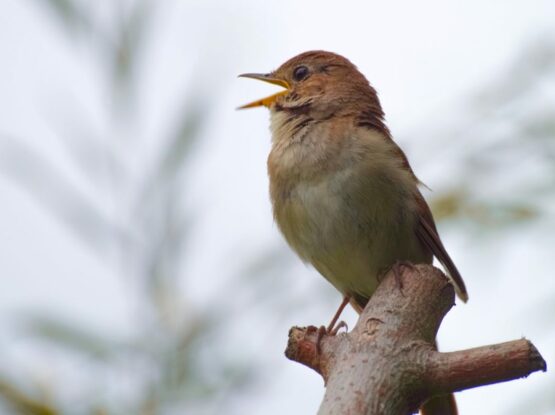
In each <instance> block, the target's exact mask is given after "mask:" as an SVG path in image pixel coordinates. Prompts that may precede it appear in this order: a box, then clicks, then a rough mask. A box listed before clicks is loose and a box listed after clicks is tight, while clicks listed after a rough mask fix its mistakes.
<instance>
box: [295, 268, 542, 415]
mask: <svg viewBox="0 0 555 415" xmlns="http://www.w3.org/2000/svg"><path fill="white" fill-rule="evenodd" d="M402 269H403V272H402V274H401V275H400V277H398V276H397V277H396V276H395V275H393V273H390V274H388V275H387V276H386V278H385V279H384V280H383V282H382V283H381V284H380V286H379V287H378V289H377V290H376V292H375V293H374V295H373V296H372V298H371V299H370V301H369V303H368V305H367V306H366V308H365V309H364V311H363V312H362V314H361V315H360V318H359V320H358V322H357V324H356V326H355V327H354V329H353V330H352V331H351V332H349V333H341V334H338V335H336V336H329V335H324V336H323V337H321V338H320V340H319V344H318V338H319V330H318V329H317V328H316V327H314V326H310V327H306V328H299V327H293V328H292V329H291V330H290V332H289V342H288V345H287V349H286V351H285V354H286V356H287V357H288V358H289V359H291V360H294V361H297V362H299V363H302V364H304V365H306V366H308V367H310V368H312V369H314V370H315V371H317V372H318V373H320V374H321V375H322V377H323V378H324V382H325V384H326V393H325V396H324V400H323V402H322V404H321V406H320V409H319V412H318V413H319V414H322V415H323V414H326V415H331V414H351V415H359V414H366V415H378V414H380V415H405V414H410V413H414V412H415V411H417V410H418V408H419V406H420V405H421V404H422V403H423V402H425V401H426V400H427V399H429V398H430V397H432V396H436V395H441V394H446V393H450V392H455V391H461V390H464V389H468V388H473V387H476V386H483V385H487V384H491V383H497V382H503V381H508V380H513V379H517V378H520V377H525V376H528V375H529V374H530V373H532V372H534V371H538V370H542V371H545V370H546V363H545V361H544V360H543V358H542V357H541V355H540V354H539V352H538V351H537V349H536V348H535V347H534V345H533V344H532V343H530V342H529V341H527V340H525V339H521V340H514V341H511V342H507V343H500V344H496V345H490V346H483V347H477V348H474V349H468V350H463V351H457V352H451V353H440V352H438V351H436V350H435V347H434V339H435V337H436V334H437V330H438V328H439V325H440V324H441V320H442V319H443V317H444V316H445V314H446V313H447V312H448V311H449V309H450V308H451V307H452V306H453V305H454V298H455V296H454V290H453V286H452V285H451V284H450V283H449V281H448V280H447V278H446V277H445V276H444V275H443V273H442V272H441V271H439V270H438V269H437V268H434V267H432V266H429V265H417V266H414V267H413V268H410V267H402Z"/></svg>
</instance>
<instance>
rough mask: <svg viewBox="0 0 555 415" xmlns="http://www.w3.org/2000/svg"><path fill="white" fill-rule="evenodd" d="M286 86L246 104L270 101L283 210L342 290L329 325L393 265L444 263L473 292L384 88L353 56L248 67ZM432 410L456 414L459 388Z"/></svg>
mask: <svg viewBox="0 0 555 415" xmlns="http://www.w3.org/2000/svg"><path fill="white" fill-rule="evenodd" d="M239 76H240V77H245V78H253V79H258V80H261V81H265V82H269V83H271V84H276V85H279V86H281V87H283V88H285V89H284V90H282V91H280V92H278V93H276V94H274V95H271V96H269V97H266V98H263V99H260V100H257V101H254V102H251V103H249V104H246V105H243V106H242V107H240V108H253V107H260V106H265V107H267V108H268V109H269V110H270V130H271V135H272V145H271V151H270V155H269V157H268V175H269V178H270V197H271V201H272V207H273V213H274V219H275V221H276V222H277V225H278V227H279V229H280V231H281V233H282V234H283V236H284V237H285V240H286V241H287V243H288V244H289V246H290V247H291V248H292V249H293V250H294V251H295V252H296V253H297V254H298V256H299V257H300V258H301V259H302V260H303V261H305V262H309V263H311V264H312V265H313V266H314V268H316V269H317V270H318V271H319V273H320V274H322V275H323V276H324V278H326V279H327V280H328V281H329V282H330V283H331V284H332V285H333V286H334V287H335V288H336V289H337V290H338V291H339V292H341V293H342V295H343V302H342V303H341V305H340V307H339V308H338V310H337V312H336V313H335V315H334V317H333V319H332V321H331V323H330V324H329V326H328V327H327V331H328V332H329V333H330V334H335V333H336V332H337V329H338V328H339V327H340V325H339V326H337V327H335V328H334V326H335V323H336V322H337V319H338V318H339V316H340V314H341V312H342V310H343V308H344V307H345V306H346V305H347V304H348V303H350V304H351V305H352V306H353V308H354V309H355V310H356V311H357V312H358V313H360V312H361V311H362V309H363V308H364V306H365V305H366V303H367V302H368V300H369V298H370V297H371V296H372V294H373V293H374V291H375V290H376V287H377V286H378V284H379V282H380V279H381V278H382V277H383V276H384V275H385V273H387V272H388V271H389V270H390V269H393V271H395V272H396V273H397V272H398V266H400V265H410V264H417V263H426V264H431V263H432V262H433V258H434V257H435V258H437V260H438V261H439V262H440V263H441V264H442V265H443V267H444V269H445V271H446V274H447V276H448V277H449V279H450V281H451V283H452V284H453V286H454V288H455V292H456V293H457V295H458V297H459V298H460V299H461V300H462V301H464V302H466V301H467V300H468V294H467V291H466V288H465V285H464V282H463V280H462V277H461V275H460V273H459V271H458V270H457V267H456V266H455V264H454V262H453V261H452V259H451V257H450V256H449V254H448V253H447V250H446V249H445V247H444V245H443V243H442V242H441V239H440V237H439V235H438V232H437V228H436V225H435V223H434V219H433V216H432V213H431V211H430V208H429V207H428V204H427V203H426V201H425V200H424V198H423V196H422V194H421V193H420V190H419V187H418V186H419V185H420V184H421V182H420V181H419V180H418V178H417V177H416V175H415V174H414V172H413V170H412V168H411V166H410V164H409V161H408V159H407V156H406V155H405V153H404V152H403V151H402V150H401V149H400V148H399V146H398V145H397V144H396V143H395V141H393V138H392V135H391V133H390V131H389V129H388V127H387V125H386V123H385V119H384V112H383V110H382V107H381V105H380V101H379V99H378V96H377V93H376V90H375V89H374V88H373V87H372V86H371V85H370V83H369V82H368V81H367V80H366V78H365V77H364V75H363V74H362V73H360V72H359V71H358V69H357V68H356V66H355V65H353V64H352V63H351V62H350V61H349V60H347V59H346V58H344V57H342V56H340V55H337V54H335V53H331V52H325V51H310V52H305V53H302V54H300V55H297V56H295V57H293V58H291V59H290V60H288V61H287V62H285V63H284V64H282V65H281V66H280V67H279V68H278V69H276V70H274V71H273V72H270V73H265V74H263V73H246V74H242V75H239ZM422 410H423V413H426V414H456V413H457V409H456V404H455V401H454V398H453V396H452V395H450V396H441V397H436V398H433V399H431V400H429V401H428V402H427V403H426V404H425V405H424V406H423V408H422Z"/></svg>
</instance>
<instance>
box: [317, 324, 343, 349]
mask: <svg viewBox="0 0 555 415" xmlns="http://www.w3.org/2000/svg"><path fill="white" fill-rule="evenodd" d="M332 323H333V322H332ZM342 328H344V329H345V331H348V330H349V326H347V323H345V322H344V321H343V320H341V321H339V322H338V323H337V324H335V325H334V326H332V325H331V323H330V325H329V326H328V327H326V326H320V327H319V328H318V334H317V335H316V350H317V351H318V353H321V352H322V348H321V342H322V339H323V338H324V336H337V333H339V330H341V329H342Z"/></svg>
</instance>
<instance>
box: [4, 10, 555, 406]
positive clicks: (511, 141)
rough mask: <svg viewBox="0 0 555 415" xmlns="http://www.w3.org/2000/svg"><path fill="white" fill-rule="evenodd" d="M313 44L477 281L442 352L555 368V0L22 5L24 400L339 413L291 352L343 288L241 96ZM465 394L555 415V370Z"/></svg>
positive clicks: (18, 383) (9, 359) (13, 152)
mask: <svg viewBox="0 0 555 415" xmlns="http://www.w3.org/2000/svg"><path fill="white" fill-rule="evenodd" d="M310 49H326V50H331V51H334V52H337V53H340V54H342V55H344V56H346V57H348V58H349V59H350V60H351V61H353V62H354V63H355V64H356V65H358V67H359V69H360V70H361V71H362V72H363V73H364V74H365V75H366V76H367V77H368V79H369V80H370V81H371V83H372V84H373V85H374V86H375V87H376V88H377V90H378V91H379V92H380V96H381V99H382V104H383V106H384V109H385V111H386V114H387V120H388V123H389V125H390V127H391V130H392V132H393V134H394V136H395V137H396V140H397V141H398V142H399V143H400V145H401V146H402V147H403V148H404V149H405V151H406V152H407V154H408V156H409V159H410V160H411V162H412V165H413V168H414V170H415V172H416V173H417V175H418V176H419V177H420V179H421V180H422V181H423V182H425V183H426V184H427V185H428V186H429V187H430V188H431V189H433V191H425V196H426V198H427V199H428V201H429V202H430V203H431V205H432V206H433V210H434V214H435V215H436V218H437V221H438V224H439V228H440V233H441V235H442V238H443V240H444V243H445V244H446V246H447V248H448V250H449V251H450V252H451V255H452V256H453V258H454V259H455V262H456V263H457V264H458V267H459V269H460V270H461V272H462V274H463V276H464V278H465V281H466V283H467V286H468V289H469V293H470V301H469V303H468V304H467V305H459V306H457V307H455V308H454V309H453V310H452V311H451V312H450V313H449V314H448V316H447V317H446V319H445V320H444V323H443V325H442V328H441V330H440V336H439V342H440V345H441V348H442V349H443V350H445V351H448V350H457V349H464V348H468V347H474V346H480V345H485V344H489V343H495V342H501V341H507V340H511V339H516V338H519V337H521V336H525V337H527V338H529V339H531V340H532V341H533V342H534V343H535V345H536V346H537V347H538V348H539V350H540V352H541V353H542V354H543V356H544V358H545V359H546V360H547V363H548V368H550V367H552V366H553V363H554V362H555V330H554V328H555V325H554V320H555V278H554V272H553V265H552V262H551V261H552V258H553V252H554V248H555V237H554V236H553V235H554V233H555V221H554V220H553V217H554V216H553V215H554V214H555V4H554V3H553V1H552V0H545V1H540V0H537V1H527V2H524V1H508V0H505V1H500V0H496V1H490V2H483V1H478V0H469V1H466V2H456V1H440V0H436V1H431V0H430V1H424V2H401V1H389V2H377V1H370V2H368V1H353V2H343V3H338V2H332V1H322V0H320V1H304V2H297V1H294V0H282V1H280V2H279V3H278V2H260V1H255V0H242V1H234V2H226V1H215V0H203V1H200V0H196V1H195V0H173V1H172V0H165V1H154V0H151V1H146V0H133V1H132V0H128V1H124V0H121V1H118V0H112V1H108V0H103V1H97V2H92V1H86V0H4V1H2V3H1V4H0V59H1V63H2V64H1V65H0V204H1V206H2V214H1V215H0V281H1V289H0V413H2V414H45V415H46V414H78V415H79V414H95V415H117V414H141V415H148V414H164V415H165V414H201V415H202V414H216V413H218V414H219V413H226V414H260V413H265V414H283V413H291V414H297V413H298V414H310V413H315V412H316V410H317V408H318V406H319V404H320V400H321V398H322V396H323V392H324V388H323V384H322V380H321V378H320V377H319V376H318V375H316V374H315V373H313V372H312V371H310V370H308V369H306V368H304V367H301V366H300V365H298V364H295V363H292V362H289V361H287V360H286V359H285V357H284V356H283V350H284V349H285V344H286V339H287V331H288V329H289V327H290V326H292V325H307V324H316V325H318V324H322V323H325V322H327V321H328V320H329V318H330V317H331V315H332V314H333V312H334V311H335V309H336V307H337V305H338V303H339V301H340V296H339V295H338V294H337V293H336V292H335V291H334V290H333V289H332V288H331V287H330V286H329V285H328V284H327V283H326V282H325V281H324V279H323V278H321V277H320V276H318V275H317V273H316V272H315V271H314V270H313V269H311V268H308V267H305V266H304V265H302V264H301V263H300V261H299V260H298V259H297V258H296V257H295V256H294V254H293V253H292V252H290V250H289V249H288V248H287V247H286V246H285V243H284V242H283V241H282V239H281V237H280V235H279V233H278V230H277V229H276V226H275V225H274V224H273V222H272V214H271V208H270V204H269V198H268V191H267V188H268V179H267V176H266V166H265V163H266V156H267V153H268V151H269V143H270V135H269V130H268V114H267V111H266V110H264V109H259V110H251V111H245V112H236V111H235V110H234V108H236V107H237V106H238V105H241V104H244V103H246V102H249V101H251V100H254V99H257V98H260V97H263V96H265V94H268V93H270V92H273V91H274V88H272V86H270V85H263V84H261V83H257V82H252V81H249V80H244V79H237V78H236V75H237V74H239V73H243V72H267V71H270V70H271V69H274V68H276V67H277V66H279V65H280V64H281V63H282V62H283V61H285V60H286V59H288V58H290V57H292V56H294V55H295V54H297V53H300V52H303V51H306V50H310ZM345 319H346V320H347V321H348V322H349V323H350V324H351V326H352V325H353V324H354V322H355V321H356V316H355V315H354V314H353V312H352V311H350V312H349V313H347V314H346V315H345ZM458 402H459V406H460V410H461V413H462V414H555V375H554V374H553V372H552V371H550V372H547V373H539V374H533V375H532V376H530V378H528V379H526V380H519V381H513V382H509V383H506V384H500V385H494V386H488V387H483V388H479V389H475V390H470V391H465V392H463V393H460V394H458Z"/></svg>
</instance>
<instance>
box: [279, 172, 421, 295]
mask: <svg viewBox="0 0 555 415" xmlns="http://www.w3.org/2000/svg"><path fill="white" fill-rule="evenodd" d="M354 177H357V178H358V180H354ZM361 178H362V180H361ZM390 183H391V181H390V180H389V177H388V176H387V171H385V172H375V171H372V170H371V169H370V171H365V172H362V174H361V172H360V171H358V172H357V171H356V169H355V168H352V167H349V168H347V169H344V170H342V171H339V172H334V173H332V174H328V175H327V176H326V177H324V178H322V180H318V181H315V182H307V183H299V184H297V185H296V186H295V187H294V189H293V190H292V191H291V193H290V194H289V195H288V197H287V200H285V201H283V203H282V204H281V205H280V208H279V210H276V211H275V216H276V221H277V223H278V225H279V227H280V229H281V231H282V233H283V234H284V236H285V238H286V240H287V242H288V243H289V245H290V246H291V247H292V248H293V249H294V250H295V251H296V252H297V254H298V255H299V256H300V257H301V258H302V259H303V260H304V261H307V262H310V263H311V264H312V265H313V266H314V267H315V268H316V269H317V270H318V271H319V272H320V273H321V274H322V275H323V276H324V277H325V278H326V279H327V280H328V281H329V282H330V283H331V284H332V285H334V286H335V287H336V288H337V289H338V290H339V291H340V292H342V293H343V294H344V295H355V296H357V297H363V298H365V299H367V298H370V296H371V295H372V294H373V292H374V291H375V289H376V287H377V285H378V283H379V278H380V277H381V276H382V274H383V273H384V272H385V271H387V270H388V269H389V268H390V267H391V266H392V265H393V264H394V263H395V262H396V261H398V260H404V261H411V262H414V263H419V262H429V260H430V258H429V256H428V255H427V254H426V253H425V252H424V251H423V249H422V246H421V245H420V244H419V243H418V241H417V239H416V236H415V233H414V222H415V219H414V217H413V215H412V214H411V211H410V209H409V208H408V207H409V206H410V203H411V202H410V195H411V191H412V189H408V188H407V189H399V188H392V187H391V185H390Z"/></svg>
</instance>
